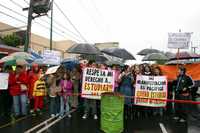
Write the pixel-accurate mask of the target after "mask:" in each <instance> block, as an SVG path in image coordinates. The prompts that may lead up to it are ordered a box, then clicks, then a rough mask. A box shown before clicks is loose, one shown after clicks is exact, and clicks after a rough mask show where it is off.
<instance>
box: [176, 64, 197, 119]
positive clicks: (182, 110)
mask: <svg viewBox="0 0 200 133" xmlns="http://www.w3.org/2000/svg"><path fill="white" fill-rule="evenodd" d="M193 86H194V83H193V80H192V78H191V77H189V76H188V75H186V68H184V67H183V66H181V67H179V75H178V77H177V79H176V86H175V99H176V100H190V96H191V88H192V87H193ZM175 105H176V107H175V111H176V116H175V117H174V120H178V122H185V121H186V120H187V116H188V111H189V108H188V104H186V103H177V104H175Z"/></svg>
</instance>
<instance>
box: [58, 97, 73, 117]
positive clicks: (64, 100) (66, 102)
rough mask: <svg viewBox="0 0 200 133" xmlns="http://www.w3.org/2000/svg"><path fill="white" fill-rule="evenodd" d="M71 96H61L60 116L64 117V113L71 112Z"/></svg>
mask: <svg viewBox="0 0 200 133" xmlns="http://www.w3.org/2000/svg"><path fill="white" fill-rule="evenodd" d="M70 100H71V96H66V97H64V96H61V97H60V115H61V116H63V115H64V113H67V112H69V110H70V103H71V101H70Z"/></svg>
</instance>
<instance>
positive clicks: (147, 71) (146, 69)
mask: <svg viewBox="0 0 200 133" xmlns="http://www.w3.org/2000/svg"><path fill="white" fill-rule="evenodd" d="M143 75H146V76H151V75H153V73H152V70H151V67H150V65H148V64H145V65H144V71H143Z"/></svg>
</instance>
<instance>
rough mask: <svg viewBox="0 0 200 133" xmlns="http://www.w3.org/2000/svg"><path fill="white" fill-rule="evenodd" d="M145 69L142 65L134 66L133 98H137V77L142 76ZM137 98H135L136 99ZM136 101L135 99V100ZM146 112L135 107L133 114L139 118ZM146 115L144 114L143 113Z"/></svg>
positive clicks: (141, 108) (139, 107)
mask: <svg viewBox="0 0 200 133" xmlns="http://www.w3.org/2000/svg"><path fill="white" fill-rule="evenodd" d="M142 70H143V67H141V66H140V65H135V66H134V70H133V71H132V73H133V79H134V80H133V81H134V82H133V88H134V90H133V93H134V94H133V96H136V95H135V88H136V78H137V76H138V75H142V73H143V71H142ZM134 98H135V97H134ZM133 100H134V99H133ZM143 112H144V111H143V107H141V106H137V105H134V108H133V113H134V116H135V117H137V118H139V117H140V116H141V115H142V113H143ZM143 114H144V113H143Z"/></svg>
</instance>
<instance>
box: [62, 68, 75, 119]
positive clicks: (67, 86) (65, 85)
mask: <svg viewBox="0 0 200 133" xmlns="http://www.w3.org/2000/svg"><path fill="white" fill-rule="evenodd" d="M60 87H61V96H60V117H61V118H62V117H63V116H64V113H68V112H69V110H70V105H71V103H72V102H71V101H72V92H73V83H72V81H71V78H70V74H69V72H66V73H65V74H64V75H63V79H62V80H61V81H60ZM68 117H69V118H70V117H71V115H70V114H68Z"/></svg>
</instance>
